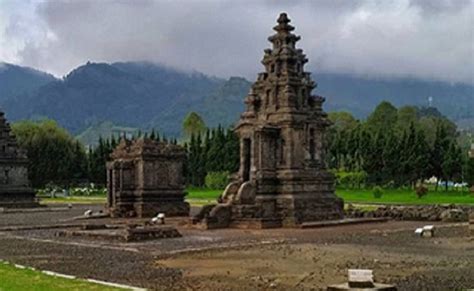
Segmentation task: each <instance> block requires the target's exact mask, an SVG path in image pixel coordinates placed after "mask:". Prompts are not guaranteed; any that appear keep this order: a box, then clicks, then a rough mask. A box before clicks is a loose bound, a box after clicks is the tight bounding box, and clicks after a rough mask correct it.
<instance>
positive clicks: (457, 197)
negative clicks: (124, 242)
mask: <svg viewBox="0 0 474 291" xmlns="http://www.w3.org/2000/svg"><path fill="white" fill-rule="evenodd" d="M222 191H223V190H212V189H199V188H190V189H188V190H187V192H188V196H186V199H187V200H188V202H190V203H191V204H192V205H194V206H202V205H204V204H208V203H213V202H215V201H216V198H217V197H219V195H220V194H221V193H222ZM336 194H337V195H338V196H339V197H342V198H343V199H344V201H345V202H346V203H368V204H370V203H385V204H390V203H391V204H451V203H453V204H471V205H474V195H472V194H470V193H468V192H461V191H448V192H444V191H441V190H440V191H438V192H436V191H429V192H428V194H427V195H426V196H424V197H422V198H418V197H417V196H416V194H415V192H414V191H413V190H407V189H385V190H384V193H383V195H382V197H381V198H378V199H377V198H374V196H373V194H372V190H365V189H361V190H352V189H351V190H345V189H337V190H336ZM105 200H106V198H105V196H71V197H57V198H43V199H41V202H43V203H48V204H49V203H51V204H52V203H73V204H81V203H82V204H86V203H105Z"/></svg>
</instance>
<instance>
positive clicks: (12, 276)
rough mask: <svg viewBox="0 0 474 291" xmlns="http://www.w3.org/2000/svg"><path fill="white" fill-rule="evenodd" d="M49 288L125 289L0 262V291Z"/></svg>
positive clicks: (45, 289) (46, 289)
mask: <svg viewBox="0 0 474 291" xmlns="http://www.w3.org/2000/svg"><path fill="white" fill-rule="evenodd" d="M17 290H18V291H28V290H34V291H43V290H44V291H49V290H67V291H73V290H78V291H79V290H101V291H102V290H104V291H108V290H125V289H118V288H112V287H107V286H103V285H99V284H93V283H89V282H86V281H84V280H71V279H66V278H60V277H54V276H49V275H46V274H43V273H41V272H39V271H33V270H31V269H18V268H15V267H14V266H12V265H9V264H3V263H0V291H17Z"/></svg>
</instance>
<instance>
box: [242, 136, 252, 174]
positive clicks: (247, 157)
mask: <svg viewBox="0 0 474 291" xmlns="http://www.w3.org/2000/svg"><path fill="white" fill-rule="evenodd" d="M242 157H243V164H244V165H243V172H242V181H243V182H247V181H249V180H250V170H251V167H252V140H251V139H250V138H244V139H243V142H242Z"/></svg>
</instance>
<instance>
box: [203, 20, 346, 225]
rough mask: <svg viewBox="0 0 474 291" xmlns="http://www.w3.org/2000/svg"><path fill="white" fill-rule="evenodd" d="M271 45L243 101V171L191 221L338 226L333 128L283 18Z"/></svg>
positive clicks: (239, 131)
mask: <svg viewBox="0 0 474 291" xmlns="http://www.w3.org/2000/svg"><path fill="white" fill-rule="evenodd" d="M277 21H278V24H277V25H276V26H275V27H274V28H273V29H274V30H275V31H276V34H274V35H272V36H270V37H269V38H268V40H269V41H270V42H271V43H272V48H271V49H266V50H265V55H264V57H263V60H262V64H263V65H264V66H265V72H263V73H260V74H259V75H258V79H257V81H256V82H255V83H254V84H253V85H252V87H251V90H250V93H249V95H248V96H247V97H246V99H245V104H246V106H247V108H246V111H245V112H244V113H243V114H242V115H241V118H240V120H239V122H238V124H237V125H236V127H235V132H236V133H237V135H238V136H239V139H240V169H239V172H238V173H237V174H236V177H235V179H234V181H233V182H232V183H231V184H230V185H228V186H227V188H226V189H225V191H224V193H223V194H222V195H221V197H220V198H219V203H218V204H217V205H209V206H205V207H203V209H202V210H201V212H200V213H199V214H198V215H197V216H196V217H195V222H197V221H201V222H203V224H204V225H205V227H207V228H218V227H228V226H237V227H257V228H266V227H281V226H295V225H299V224H302V223H304V222H308V221H318V220H330V219H339V218H342V216H343V201H342V200H341V199H340V198H338V197H336V195H335V194H334V177H333V175H332V174H331V173H329V172H328V171H327V169H326V165H325V149H326V145H325V142H324V140H325V134H326V130H327V127H328V126H329V125H330V122H329V121H328V118H327V114H326V113H325V112H323V110H322V103H323V102H324V100H325V99H324V98H323V97H321V96H314V95H311V91H312V89H314V88H315V87H316V83H315V82H314V81H312V80H311V77H310V73H308V72H305V71H304V65H305V64H306V63H307V62H308V59H307V58H306V56H305V55H304V54H303V51H302V50H301V49H298V48H296V42H297V41H298V40H299V39H300V37H299V36H296V35H294V34H293V33H292V31H293V30H294V27H292V26H291V25H290V24H289V22H290V19H288V17H287V15H286V14H285V13H282V14H281V15H280V17H279V18H278V20H277Z"/></svg>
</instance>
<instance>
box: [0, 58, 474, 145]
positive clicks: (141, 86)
mask: <svg viewBox="0 0 474 291" xmlns="http://www.w3.org/2000/svg"><path fill="white" fill-rule="evenodd" d="M3 67H5V65H4V66H3ZM15 68H17V69H19V70H20V71H21V70H23V71H24V73H25V76H24V77H18V76H21V75H18V74H16V75H14V77H12V75H11V74H8V72H10V70H5V69H3V70H2V69H1V67H0V94H1V96H0V106H1V107H2V108H3V110H5V111H6V114H7V117H8V118H9V120H11V121H15V120H19V119H39V118H44V117H48V118H51V119H55V120H57V121H58V122H59V123H60V124H61V125H62V126H64V127H66V128H67V129H68V130H70V131H71V132H72V133H74V134H79V133H81V132H83V131H84V130H86V129H88V128H89V129H90V127H92V128H93V127H95V126H98V125H99V124H101V123H103V122H111V123H112V124H113V125H114V126H121V127H131V128H141V129H142V130H147V129H151V128H155V129H157V130H160V131H161V132H162V133H164V134H166V135H168V136H170V135H173V136H179V135H180V131H181V122H182V120H183V118H184V116H185V115H186V114H187V113H188V112H190V111H196V112H198V113H199V114H200V115H201V116H202V117H203V119H204V120H205V122H206V124H207V125H208V126H217V124H219V123H220V124H223V125H225V126H227V125H230V124H231V123H232V122H234V121H235V120H237V118H238V117H239V114H240V112H242V110H243V108H244V103H243V101H244V97H245V95H246V94H247V93H248V90H249V88H250V85H251V83H250V82H249V81H247V80H245V79H243V78H240V77H232V78H230V79H229V80H224V79H220V78H216V77H210V76H207V75H204V74H202V73H198V72H192V73H189V72H183V71H179V70H176V69H173V68H168V67H164V66H161V65H157V64H153V63H148V62H121V63H112V64H106V63H87V64H85V65H83V66H80V67H78V68H76V69H75V70H73V71H72V72H71V73H70V74H68V75H67V76H65V77H64V78H63V79H61V80H57V79H54V78H53V77H52V76H51V75H47V74H42V73H39V72H37V71H33V70H32V69H29V68H21V67H16V66H15ZM5 72H7V73H5ZM15 76H16V77H15ZM38 76H40V77H41V78H39V79H38V78H37V77H38ZM35 78H36V79H35ZM313 78H314V79H315V80H316V82H317V83H318V88H317V89H316V91H315V94H319V95H323V96H325V97H326V100H327V102H326V104H325V108H326V110H327V111H335V110H346V111H349V112H351V113H353V114H354V115H355V116H356V117H358V118H364V117H366V116H367V114H369V113H370V112H371V111H372V110H373V109H374V107H375V106H376V105H377V104H379V103H380V101H382V100H388V101H390V102H392V103H393V104H395V105H405V104H412V105H422V106H426V105H428V97H429V96H431V97H432V98H433V106H436V107H437V108H439V110H440V111H441V112H442V113H443V114H445V115H447V116H448V117H449V118H451V119H452V120H455V121H460V122H461V123H462V122H463V124H464V125H467V126H469V125H471V126H472V127H474V125H472V123H473V122H472V120H474V112H473V110H472V108H474V87H473V86H471V85H460V84H455V85H452V84H448V83H441V82H432V81H421V80H414V79H399V80H390V81H389V80H371V79H365V78H362V77H356V76H351V75H338V74H314V75H313ZM11 80H15V81H11ZM38 80H39V81H38Z"/></svg>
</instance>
